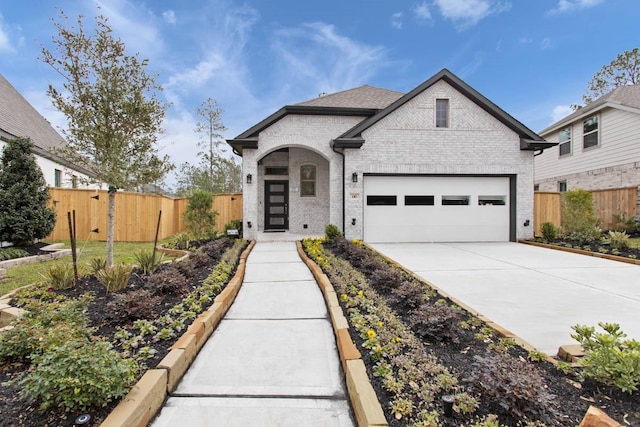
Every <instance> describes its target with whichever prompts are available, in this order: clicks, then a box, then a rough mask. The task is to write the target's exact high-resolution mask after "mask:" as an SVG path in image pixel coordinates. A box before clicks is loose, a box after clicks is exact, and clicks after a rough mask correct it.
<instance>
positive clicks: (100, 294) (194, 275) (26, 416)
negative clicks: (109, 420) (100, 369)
mask: <svg viewBox="0 0 640 427" xmlns="http://www.w3.org/2000/svg"><path fill="white" fill-rule="evenodd" d="M232 245H233V240H232V239H227V238H222V239H218V240H216V241H214V242H211V244H209V245H207V243H206V242H201V245H200V246H204V248H203V249H206V250H203V251H202V252H204V253H206V254H207V256H206V257H204V258H203V257H202V256H201V257H199V262H198V263H195V262H194V263H192V264H193V267H192V268H190V269H189V271H190V274H189V275H188V277H186V279H187V280H186V281H185V287H184V289H183V292H182V293H181V294H182V295H187V294H188V293H189V292H190V291H191V290H193V289H194V288H196V287H197V286H199V285H200V284H201V283H202V282H203V280H204V279H205V278H207V277H208V276H209V274H210V273H211V272H212V271H213V269H214V267H215V266H216V265H217V264H218V262H219V261H220V258H221V256H222V255H223V253H224V251H225V250H226V249H227V248H229V247H231V246H232ZM203 260H204V262H203ZM181 262H184V263H191V260H190V259H187V260H185V261H181ZM171 267H172V265H171V264H164V265H162V266H161V267H160V268H159V269H158V270H156V272H155V273H154V274H157V273H161V272H162V271H163V270H166V269H168V268H171ZM232 274H233V273H232ZM149 277H150V276H148V275H144V274H142V272H141V271H139V270H137V269H134V270H133V272H132V274H131V277H130V279H129V282H128V283H127V287H126V288H125V290H124V291H122V292H120V293H119V294H122V293H131V292H135V291H137V290H141V289H149ZM49 292H52V293H56V294H60V295H64V296H65V297H67V298H77V297H80V296H81V295H83V294H85V293H89V294H91V295H92V300H91V302H90V303H89V307H88V310H87V315H88V318H89V326H90V327H95V328H97V331H96V333H95V335H97V336H101V337H104V338H105V339H106V340H108V341H111V342H114V343H115V340H114V334H115V333H116V332H117V331H118V330H120V329H125V330H132V329H133V322H134V321H135V320H136V319H132V318H129V319H123V318H122V317H121V316H118V315H117V314H114V312H113V308H112V307H111V306H110V305H109V303H111V302H112V301H113V300H114V295H116V294H114V293H107V292H106V290H105V288H104V286H103V285H102V284H100V283H99V282H98V280H97V279H96V278H95V277H94V276H87V277H83V278H81V279H80V280H79V281H78V283H77V284H76V286H75V287H74V288H71V289H66V290H59V291H54V290H53V289H49ZM160 297H161V299H160V300H159V301H158V302H157V303H156V304H155V307H154V308H153V315H152V317H151V319H150V320H153V319H155V318H158V317H161V316H163V315H165V314H166V313H167V311H168V310H169V309H171V308H172V307H173V306H175V305H176V304H178V303H179V302H180V301H182V298H183V297H182V296H181V295H175V294H162V295H160ZM186 326H188V325H186ZM186 326H185V328H184V329H186ZM182 332H184V330H183V331H182ZM176 339H177V338H173V339H167V340H161V341H157V342H155V343H153V348H154V349H155V350H156V351H157V353H156V354H155V355H154V356H153V357H152V358H149V359H146V361H145V365H146V366H147V367H154V366H156V365H157V364H158V362H160V361H161V360H162V359H163V358H164V357H165V356H166V355H167V353H168V352H169V351H170V347H171V346H172V345H173V343H174V342H175V340H176ZM116 348H117V346H116ZM28 369H29V365H28V364H26V363H7V364H5V365H2V366H0V384H2V387H1V388H0V425H2V426H21V427H44V426H47V427H53V426H74V425H75V420H76V418H77V417H78V416H79V415H82V413H77V414H69V413H65V412H64V411H62V410H58V411H47V412H43V411H41V410H39V403H38V402H33V401H26V400H23V399H21V398H20V397H19V392H20V388H19V386H18V385H17V384H11V383H7V382H8V381H10V380H13V379H16V378H18V377H19V376H20V375H22V374H24V373H25V372H27V371H28ZM144 371H145V369H144V367H143V369H141V372H140V376H139V377H141V376H142V374H143V373H144ZM118 403H119V402H118V401H113V402H111V403H109V404H108V405H107V406H105V407H103V408H89V409H87V410H86V411H85V413H87V414H90V415H91V421H90V422H89V423H88V424H83V425H84V426H99V425H100V423H101V422H102V421H103V420H104V419H105V418H106V416H108V415H109V413H110V412H111V411H112V410H113V408H114V407H115V406H116V405H117V404H118Z"/></svg>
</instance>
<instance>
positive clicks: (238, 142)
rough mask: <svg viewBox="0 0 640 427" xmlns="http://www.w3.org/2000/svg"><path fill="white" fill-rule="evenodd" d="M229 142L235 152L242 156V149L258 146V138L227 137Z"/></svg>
mask: <svg viewBox="0 0 640 427" xmlns="http://www.w3.org/2000/svg"><path fill="white" fill-rule="evenodd" d="M227 144H229V145H230V146H231V148H233V152H234V153H236V154H237V155H239V156H242V151H243V150H244V149H245V148H246V149H256V148H258V138H234V139H227Z"/></svg>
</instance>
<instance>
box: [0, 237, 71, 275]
mask: <svg viewBox="0 0 640 427" xmlns="http://www.w3.org/2000/svg"><path fill="white" fill-rule="evenodd" d="M60 246H64V243H53V244H51V245H48V246H44V247H42V248H41V249H40V250H42V251H45V252H50V253H48V254H45V255H33V256H27V257H22V258H15V259H8V260H6V261H0V268H2V269H6V268H9V267H16V266H18V265H27V264H33V263H36V262H41V261H51V260H52V259H58V258H62V257H64V256H67V255H71V249H60Z"/></svg>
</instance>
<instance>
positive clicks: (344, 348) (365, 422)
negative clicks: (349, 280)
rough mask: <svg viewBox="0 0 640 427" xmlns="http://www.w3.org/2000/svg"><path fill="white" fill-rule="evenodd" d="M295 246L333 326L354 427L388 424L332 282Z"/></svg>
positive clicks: (298, 245)
mask: <svg viewBox="0 0 640 427" xmlns="http://www.w3.org/2000/svg"><path fill="white" fill-rule="evenodd" d="M296 248H297V249H298V255H300V258H301V259H302V261H304V263H305V264H306V265H307V267H309V270H311V273H312V274H313V277H314V278H315V280H316V283H317V284H318V286H319V287H320V290H321V291H322V295H323V296H324V300H325V303H326V305H327V310H328V311H329V317H330V318H331V324H332V325H333V330H334V332H335V335H336V343H337V345H338V353H339V355H340V363H341V364H342V369H343V371H344V373H345V378H346V383H347V391H348V393H349V400H350V401H351V406H352V408H353V412H354V413H355V416H356V422H357V423H358V427H365V426H371V427H373V426H376V427H378V426H380V427H381V426H388V425H389V424H388V423H387V420H386V418H385V417H384V412H383V411H382V406H381V405H380V402H379V401H378V396H377V395H376V392H375V391H374V390H373V386H372V385H371V382H370V381H369V377H368V376H367V372H366V368H365V366H364V362H363V361H362V357H361V355H360V352H359V351H358V349H357V348H356V346H355V345H354V344H353V341H352V340H351V336H350V335H349V323H348V322H347V318H346V317H345V316H344V313H343V312H342V308H341V307H340V303H339V302H338V296H337V295H336V291H335V289H334V288H333V285H332V284H331V282H330V281H329V278H328V277H327V275H326V274H324V273H323V272H322V270H321V269H320V267H319V266H318V265H317V264H316V263H315V262H314V261H313V260H311V258H309V257H308V256H307V254H306V253H305V252H304V250H303V249H302V244H301V242H300V241H296Z"/></svg>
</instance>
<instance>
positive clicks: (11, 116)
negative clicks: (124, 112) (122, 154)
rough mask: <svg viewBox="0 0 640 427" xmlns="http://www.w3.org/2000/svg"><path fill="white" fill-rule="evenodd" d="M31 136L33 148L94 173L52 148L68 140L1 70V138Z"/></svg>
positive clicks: (79, 168) (75, 167) (49, 157)
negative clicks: (58, 154) (61, 155)
mask: <svg viewBox="0 0 640 427" xmlns="http://www.w3.org/2000/svg"><path fill="white" fill-rule="evenodd" d="M27 137H28V138H29V139H31V142H33V152H34V154H37V155H39V156H40V157H45V158H47V159H49V160H52V161H54V162H56V163H59V164H60V165H62V166H65V167H67V168H69V169H73V170H75V171H78V172H81V173H84V174H86V175H88V176H94V175H93V173H91V172H90V171H88V170H86V169H84V168H81V167H78V166H76V165H74V164H72V163H70V162H68V161H67V160H65V159H63V158H61V157H59V156H56V155H55V154H53V153H51V152H50V151H49V150H50V149H51V148H55V147H61V146H64V145H65V144H66V142H65V140H64V138H62V136H60V134H59V133H58V132H56V130H55V129H54V128H53V126H51V124H50V123H49V122H48V121H47V120H46V119H45V118H44V117H43V116H42V115H41V114H40V113H39V112H38V111H37V110H36V109H35V108H33V106H32V105H31V104H30V103H29V102H28V101H27V100H26V99H25V98H24V97H23V96H22V95H21V94H20V92H18V91H17V90H16V88H14V87H13V85H11V83H9V81H8V80H7V79H6V78H5V77H4V76H3V75H2V74H0V138H2V139H4V140H8V139H14V138H27Z"/></svg>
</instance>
